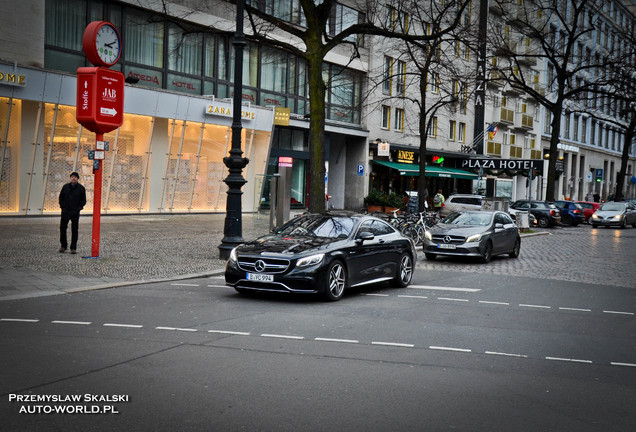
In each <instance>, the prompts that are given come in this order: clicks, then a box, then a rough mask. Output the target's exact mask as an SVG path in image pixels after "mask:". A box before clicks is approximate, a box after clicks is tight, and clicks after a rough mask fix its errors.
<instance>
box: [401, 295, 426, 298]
mask: <svg viewBox="0 0 636 432" xmlns="http://www.w3.org/2000/svg"><path fill="white" fill-rule="evenodd" d="M398 297H401V298H416V299H427V298H428V297H426V296H416V295H398Z"/></svg>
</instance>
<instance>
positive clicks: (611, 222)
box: [590, 217, 624, 226]
mask: <svg viewBox="0 0 636 432" xmlns="http://www.w3.org/2000/svg"><path fill="white" fill-rule="evenodd" d="M623 221H624V219H623V218H621V219H614V218H610V219H600V218H594V217H590V223H591V224H592V225H599V226H622V225H623Z"/></svg>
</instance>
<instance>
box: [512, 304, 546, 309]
mask: <svg viewBox="0 0 636 432" xmlns="http://www.w3.org/2000/svg"><path fill="white" fill-rule="evenodd" d="M519 307H529V308H537V309H552V306H543V305H533V304H520V305H519Z"/></svg>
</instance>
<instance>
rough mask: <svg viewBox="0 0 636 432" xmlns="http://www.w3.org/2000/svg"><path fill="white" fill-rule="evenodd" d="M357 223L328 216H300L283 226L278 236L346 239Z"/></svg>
mask: <svg viewBox="0 0 636 432" xmlns="http://www.w3.org/2000/svg"><path fill="white" fill-rule="evenodd" d="M354 223H355V221H354V220H353V219H351V218H349V217H335V216H326V215H309V216H300V217H297V218H295V219H292V220H291V221H289V222H287V223H286V224H285V225H283V226H282V227H281V228H280V229H279V230H278V231H276V234H280V235H289V236H313V237H327V238H346V237H348V236H349V234H350V233H351V230H352V229H353V225H354Z"/></svg>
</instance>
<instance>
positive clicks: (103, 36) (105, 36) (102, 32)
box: [95, 24, 121, 65]
mask: <svg viewBox="0 0 636 432" xmlns="http://www.w3.org/2000/svg"><path fill="white" fill-rule="evenodd" d="M95 49H96V50H97V55H98V56H99V58H100V59H101V61H103V62H104V63H105V64H107V65H114V64H115V63H117V60H118V59H119V53H120V52H121V39H120V38H119V33H117V30H115V27H113V26H112V25H110V24H104V25H103V26H101V27H100V28H99V30H97V34H96V35H95Z"/></svg>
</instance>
